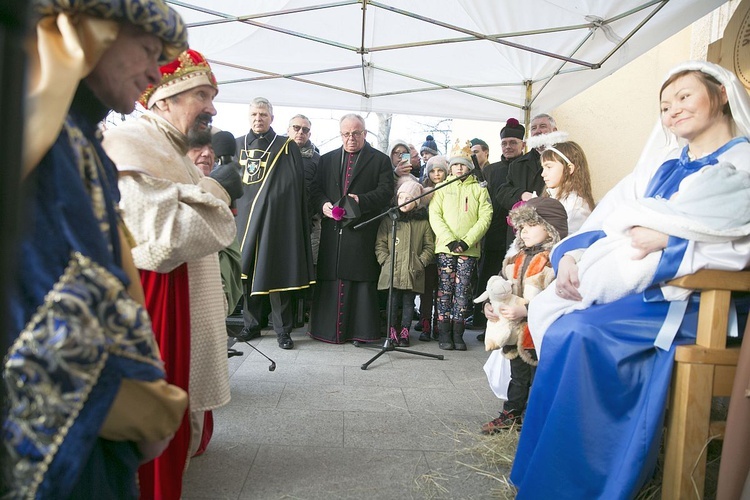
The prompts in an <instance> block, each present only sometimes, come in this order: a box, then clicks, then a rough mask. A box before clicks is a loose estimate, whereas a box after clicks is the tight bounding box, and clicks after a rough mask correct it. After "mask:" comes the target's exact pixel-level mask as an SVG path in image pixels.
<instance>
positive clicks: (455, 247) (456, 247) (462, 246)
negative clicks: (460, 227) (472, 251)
mask: <svg viewBox="0 0 750 500" xmlns="http://www.w3.org/2000/svg"><path fill="white" fill-rule="evenodd" d="M445 246H447V247H448V250H450V251H451V252H453V253H461V252H465V251H466V250H468V249H469V245H467V244H466V242H465V241H464V240H454V241H451V242H450V243H448V244H446V245H445Z"/></svg>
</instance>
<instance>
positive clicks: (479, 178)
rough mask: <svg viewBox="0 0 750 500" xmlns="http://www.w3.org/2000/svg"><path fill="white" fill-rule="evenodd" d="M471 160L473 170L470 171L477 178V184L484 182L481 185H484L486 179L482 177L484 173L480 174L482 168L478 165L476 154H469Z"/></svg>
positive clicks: (485, 184)
mask: <svg viewBox="0 0 750 500" xmlns="http://www.w3.org/2000/svg"><path fill="white" fill-rule="evenodd" d="M471 162H472V163H473V164H474V170H472V171H471V173H472V174H473V175H474V177H476V178H477V182H478V183H479V184H482V183H484V186H483V187H486V186H487V181H486V180H485V179H484V174H482V169H481V168H480V167H479V160H477V155H475V154H472V155H471Z"/></svg>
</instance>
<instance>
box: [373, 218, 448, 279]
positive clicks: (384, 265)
mask: <svg viewBox="0 0 750 500" xmlns="http://www.w3.org/2000/svg"><path fill="white" fill-rule="evenodd" d="M401 216H402V217H403V218H402V219H399V220H398V222H396V262H395V264H394V270H393V287H394V288H397V289H399V290H411V291H413V292H417V293H423V292H424V268H425V267H427V265H428V264H430V263H432V260H433V257H434V255H435V237H434V235H433V234H432V230H431V229H430V223H429V221H428V220H427V217H428V215H427V209H426V208H418V209H416V210H412V211H411V212H407V213H405V214H401ZM375 256H376V257H377V259H378V263H380V266H381V269H380V278H379V279H378V289H379V290H385V289H387V288H388V287H389V286H390V283H391V280H390V274H391V219H388V218H386V219H383V221H382V222H381V223H380V226H379V227H378V237H377V239H376V240H375Z"/></svg>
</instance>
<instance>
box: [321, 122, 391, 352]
mask: <svg viewBox="0 0 750 500" xmlns="http://www.w3.org/2000/svg"><path fill="white" fill-rule="evenodd" d="M340 130H341V140H342V141H343V143H344V145H343V147H342V148H341V149H337V150H335V151H331V152H330V153H326V154H324V155H323V156H321V158H320V163H319V164H318V171H317V175H316V177H315V182H313V185H312V186H311V189H310V196H311V202H312V204H313V205H312V206H314V207H319V209H320V210H321V211H322V214H323V222H322V230H321V235H320V252H319V254H318V276H317V285H316V288H315V294H314V297H313V304H312V310H311V313H310V336H311V337H313V338H314V339H318V340H322V341H324V342H331V343H334V344H341V343H344V342H347V341H352V340H356V341H361V342H372V341H377V340H379V338H380V315H379V311H378V291H377V281H378V276H379V275H380V265H378V261H377V259H376V258H375V239H376V236H377V232H378V226H379V223H376V222H373V223H371V224H367V225H365V226H363V227H361V228H359V229H356V230H355V229H353V228H354V226H355V225H356V224H357V223H359V222H362V221H366V220H368V219H370V218H372V217H374V216H376V215H378V214H379V213H382V212H383V211H385V210H387V209H388V206H389V203H390V200H391V198H392V197H393V168H392V167H391V161H390V159H389V158H388V156H386V155H385V154H383V153H381V152H380V151H377V150H376V149H374V148H373V147H372V146H370V145H369V144H368V143H367V142H366V141H365V137H366V135H367V131H366V130H365V120H364V119H363V118H362V117H361V116H359V115H355V114H349V115H345V116H344V117H342V118H341V121H340ZM344 197H346V198H344ZM344 199H345V200H346V203H344V202H343V201H342V200H344ZM342 207H343V208H342ZM344 210H346V211H347V212H348V213H343V212H344ZM357 212H359V216H358V217H356V218H350V217H351V216H352V215H355V214H356V213H357Z"/></svg>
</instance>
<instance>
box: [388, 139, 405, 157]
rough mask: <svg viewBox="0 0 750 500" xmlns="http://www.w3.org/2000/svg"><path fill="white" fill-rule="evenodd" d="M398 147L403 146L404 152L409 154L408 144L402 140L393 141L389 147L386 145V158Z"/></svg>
mask: <svg viewBox="0 0 750 500" xmlns="http://www.w3.org/2000/svg"><path fill="white" fill-rule="evenodd" d="M398 146H403V147H404V148H405V149H406V152H407V153H408V152H409V144H407V142H406V141H405V140H403V139H394V140H393V141H392V142H391V143H390V144H389V145H388V156H390V155H391V153H393V150H394V149H396V148H397V147H398Z"/></svg>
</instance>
